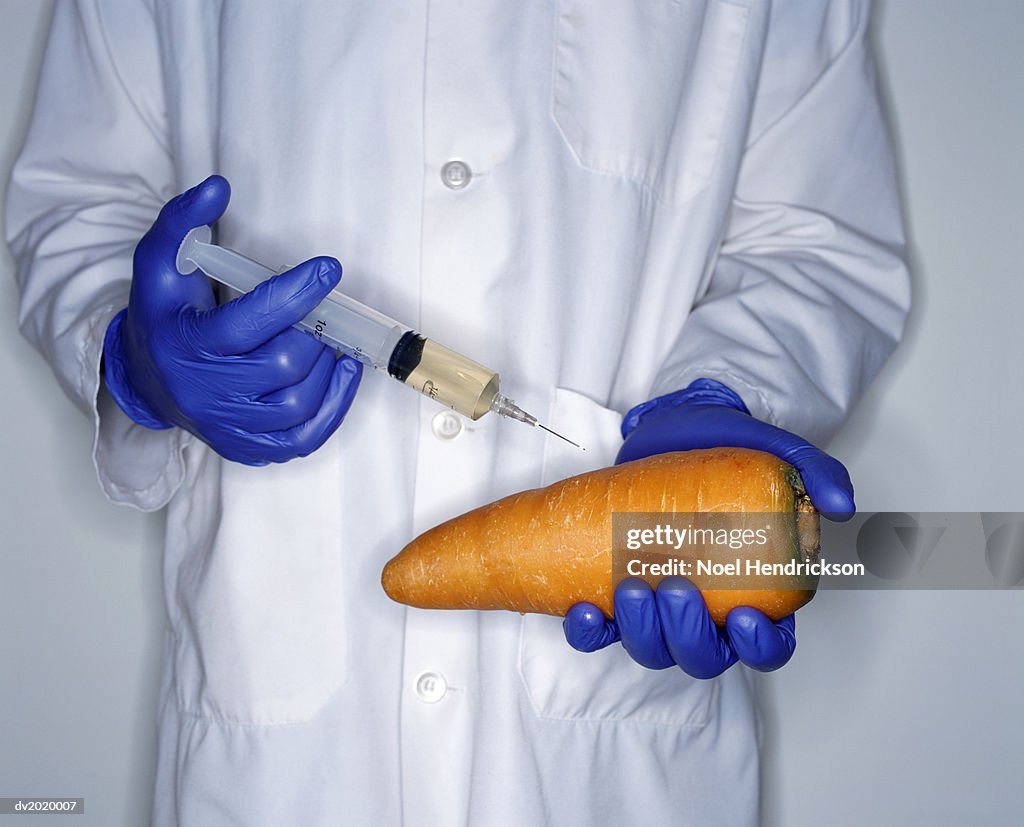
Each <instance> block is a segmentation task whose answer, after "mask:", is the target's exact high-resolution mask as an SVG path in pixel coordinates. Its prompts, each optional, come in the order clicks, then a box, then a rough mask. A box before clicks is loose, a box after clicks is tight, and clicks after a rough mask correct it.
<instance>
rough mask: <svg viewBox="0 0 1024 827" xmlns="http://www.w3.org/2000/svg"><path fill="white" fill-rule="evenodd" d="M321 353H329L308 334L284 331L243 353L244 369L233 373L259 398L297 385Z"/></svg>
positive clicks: (289, 330)
mask: <svg viewBox="0 0 1024 827" xmlns="http://www.w3.org/2000/svg"><path fill="white" fill-rule="evenodd" d="M325 351H329V352H333V351H330V348H327V347H326V346H325V345H324V344H323V343H322V342H321V341H320V340H319V339H317V338H316V337H315V336H313V335H312V334H311V333H307V332H306V331H304V330H299V329H297V328H288V330H286V331H284V332H283V333H278V334H277V335H276V336H275V337H274V338H272V339H271V340H270V341H268V342H267V343H266V344H264V345H261V346H260V347H258V348H256V350H254V351H252V352H250V353H247V354H246V355H245V361H244V366H243V365H241V364H240V365H239V370H238V371H237V372H238V374H239V376H243V375H244V381H245V382H246V384H247V386H248V387H249V388H250V389H251V390H252V391H254V392H255V393H256V395H258V396H260V395H264V394H268V393H272V392H273V391H277V390H281V389H283V388H287V387H289V386H291V385H294V384H296V383H298V382H301V381H302V380H303V379H305V378H306V377H307V376H309V373H310V371H311V370H313V366H314V365H316V364H317V363H318V362H319V360H320V359H321V357H322V356H323V354H324V352H325Z"/></svg>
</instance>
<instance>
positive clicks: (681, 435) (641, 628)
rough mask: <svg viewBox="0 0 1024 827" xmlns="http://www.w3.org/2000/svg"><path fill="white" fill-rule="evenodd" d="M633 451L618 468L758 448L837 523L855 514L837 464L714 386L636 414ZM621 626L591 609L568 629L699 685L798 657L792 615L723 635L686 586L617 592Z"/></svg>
mask: <svg viewBox="0 0 1024 827" xmlns="http://www.w3.org/2000/svg"><path fill="white" fill-rule="evenodd" d="M622 435H623V436H624V437H625V442H624V443H623V445H622V448H621V449H620V450H619V454H618V457H617V458H616V463H622V462H628V461H630V460H634V459H641V458H643V457H646V456H651V455H652V454H660V453H666V452H669V451H688V450H691V449H695V448H714V447H738V448H753V449H756V450H760V451H767V452H769V453H772V454H775V455H776V456H778V457H780V458H781V459H784V460H786V461H787V462H788V463H790V464H791V465H793V466H794V467H795V468H796V469H797V470H798V471H799V472H800V476H801V477H802V479H803V482H804V485H805V487H806V488H807V493H808V495H809V496H810V498H811V502H812V503H814V506H815V508H817V509H818V510H819V511H820V512H822V514H823V515H824V516H826V517H829V518H830V519H833V520H848V519H850V517H852V516H853V513H854V509H855V506H854V501H853V484H852V483H851V482H850V476H849V474H848V473H847V472H846V469H845V468H844V467H843V466H842V464H840V463H839V462H838V461H836V460H835V459H833V458H832V457H830V456H828V455H827V454H825V453H824V452H822V451H820V450H819V449H817V448H815V447H814V446H813V445H811V444H810V443H808V442H807V441H806V440H803V439H801V438H800V437H798V436H796V435H794V434H791V433H789V432H788V431H784V430H782V429H781V428H777V427H775V426H774V425H769V424H767V423H765V422H760V421H758V420H756V419H754V418H753V417H752V416H751V415H750V412H749V410H748V409H747V406H746V405H744V404H743V400H742V399H740V397H739V396H737V395H736V393H734V392H733V391H732V390H731V389H730V388H728V387H726V386H725V385H723V384H721V383H720V382H715V381H713V380H711V379H698V380H697V381H695V382H693V383H691V384H690V385H689V386H688V387H687V388H685V389H684V390H682V391H678V392H676V393H672V394H668V395H666V396H661V397H658V398H657V399H652V400H651V401H649V402H645V403H643V404H642V405H639V406H637V407H636V408H633V410H631V411H630V412H629V413H628V414H626V417H625V419H624V420H623V423H622ZM614 610H615V617H614V619H613V620H606V619H605V617H604V615H603V614H602V613H601V611H600V610H599V609H598V608H597V607H596V606H594V605H592V604H590V603H577V604H576V605H575V606H573V607H572V608H571V609H570V610H569V612H568V613H567V614H566V617H565V620H564V622H563V628H564V630H565V637H566V640H568V642H569V644H570V645H571V646H572V647H573V648H574V649H578V650H579V651H581V652H594V651H597V650H598V649H601V648H603V647H605V646H608V645H610V644H612V643H614V642H616V641H618V640H621V641H622V645H623V647H624V648H625V649H626V651H627V652H629V654H630V655H631V656H632V657H633V659H634V660H635V661H637V663H639V664H641V665H643V666H646V667H648V668H650V669H665V668H667V667H669V666H673V665H677V666H679V667H681V668H682V669H683V670H684V671H685V672H687V673H688V674H690V675H692V676H693V677H696V678H713V677H715V676H717V675H720V674H721V673H722V672H724V671H725V670H726V669H728V668H729V667H730V666H732V665H733V664H734V663H736V662H737V660H739V661H742V662H743V663H745V664H747V665H748V666H750V667H752V668H754V669H757V670H760V671H771V670H773V669H778V668H779V667H780V666H782V665H784V664H785V663H786V662H787V661H788V660H789V658H790V657H791V656H792V654H793V650H794V649H795V648H796V637H795V632H794V630H795V626H796V621H795V618H794V616H793V615H790V616H789V617H786V618H784V619H782V620H781V621H779V622H778V623H773V622H772V621H771V620H770V619H769V618H768V617H767V616H766V615H765V614H764V613H762V612H760V611H758V610H757V609H753V608H750V607H747V606H740V607H737V608H735V609H733V610H732V611H731V612H729V616H728V617H727V618H726V625H725V628H724V629H719V628H718V627H717V626H715V624H714V622H713V621H712V620H711V616H710V615H709V614H708V611H707V607H706V606H705V604H704V598H703V597H702V596H701V594H700V592H699V591H697V590H696V589H695V588H693V584H692V583H690V582H689V581H688V580H686V579H685V578H682V577H669V578H665V579H664V580H662V581H661V583H660V584H659V586H658V589H657V592H652V591H651V589H650V587H649V586H648V585H647V584H646V583H644V582H643V581H642V580H635V579H629V580H625V581H623V582H622V583H620V584H619V587H618V588H617V589H616V590H615V603H614Z"/></svg>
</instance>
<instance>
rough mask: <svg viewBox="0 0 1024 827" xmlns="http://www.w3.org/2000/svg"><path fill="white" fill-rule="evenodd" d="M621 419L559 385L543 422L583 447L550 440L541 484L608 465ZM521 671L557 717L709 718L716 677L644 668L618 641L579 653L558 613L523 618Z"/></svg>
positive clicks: (534, 698)
mask: <svg viewBox="0 0 1024 827" xmlns="http://www.w3.org/2000/svg"><path fill="white" fill-rule="evenodd" d="M621 420H622V417H621V415H620V414H619V413H618V412H617V411H613V410H610V409H608V408H605V407H603V406H601V405H599V404H597V403H596V402H594V401H593V400H591V399H589V398H587V397H586V396H583V395H582V394H579V393H576V392H574V391H571V390H568V389H564V388H558V389H556V391H555V395H554V401H553V403H552V406H551V411H550V413H549V416H548V420H547V421H548V422H549V423H550V424H551V427H552V428H554V429H555V430H556V431H559V432H560V433H567V434H571V435H572V437H573V438H574V439H578V440H579V442H580V444H581V445H584V446H585V447H586V448H587V451H586V453H583V452H580V451H578V450H577V449H575V448H573V447H572V446H570V445H566V444H565V443H561V444H559V441H558V440H548V442H547V448H546V451H545V456H544V467H543V480H542V481H543V483H544V484H545V485H549V484H551V483H553V482H556V481H557V480H560V479H564V478H565V477H567V476H572V475H574V474H580V473H584V472H586V471H591V470H595V469H597V468H602V467H604V466H607V465H610V464H612V463H613V462H614V461H615V455H616V453H617V452H618V449H619V447H620V445H621V444H622V438H621V436H620V434H619V425H620V423H621ZM608 541H609V542H611V537H609V538H608ZM610 576H611V573H610V572H609V577H610ZM519 674H520V677H521V678H522V681H523V685H524V687H525V689H526V694H527V696H528V697H529V700H530V703H531V705H532V706H533V709H534V711H535V712H536V713H537V714H538V715H539V716H540V717H542V718H553V719H559V720H581V721H640V722H650V723H655V724H665V725H677V726H687V727H699V726H703V725H704V724H705V723H706V722H707V720H708V717H709V714H710V710H711V708H712V705H713V704H714V703H715V701H716V698H717V693H718V682H717V681H695V680H693V679H692V678H690V677H688V676H687V675H686V674H685V673H683V672H682V671H681V670H679V669H666V670H663V671H654V670H650V669H645V668H644V667H642V666H640V665H639V664H637V663H636V662H635V661H634V660H633V659H632V658H630V657H629V655H628V654H626V651H625V650H624V649H623V648H622V646H621V644H618V643H615V644H612V645H611V646H609V647H607V648H606V649H602V650H601V651H599V652H592V653H583V652H577V651H575V650H574V649H573V648H572V647H570V646H569V644H568V643H567V642H566V640H565V635H564V633H563V632H562V621H561V618H557V617H547V616H544V615H524V616H523V618H522V620H521V626H520V639H519Z"/></svg>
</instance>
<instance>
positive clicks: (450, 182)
mask: <svg viewBox="0 0 1024 827" xmlns="http://www.w3.org/2000/svg"><path fill="white" fill-rule="evenodd" d="M472 177H473V173H472V172H471V171H470V169H469V164H467V163H466V162H465V161H449V162H448V163H447V164H445V165H444V166H443V167H441V180H442V181H443V182H444V185H445V186H446V187H448V189H450V190H461V189H465V188H466V187H468V186H469V181H470V179H471V178H472Z"/></svg>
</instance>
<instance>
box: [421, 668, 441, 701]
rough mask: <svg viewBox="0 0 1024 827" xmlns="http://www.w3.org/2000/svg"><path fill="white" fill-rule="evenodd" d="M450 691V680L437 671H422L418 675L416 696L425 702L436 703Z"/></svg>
mask: <svg viewBox="0 0 1024 827" xmlns="http://www.w3.org/2000/svg"><path fill="white" fill-rule="evenodd" d="M447 691H448V681H446V680H445V679H444V676H443V675H440V674H438V673H437V672H420V674H419V675H417V676H416V697H417V698H419V699H420V700H421V701H423V703H425V704H436V703H437V702H438V701H439V700H441V698H443V697H444V693H445V692H447Z"/></svg>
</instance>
